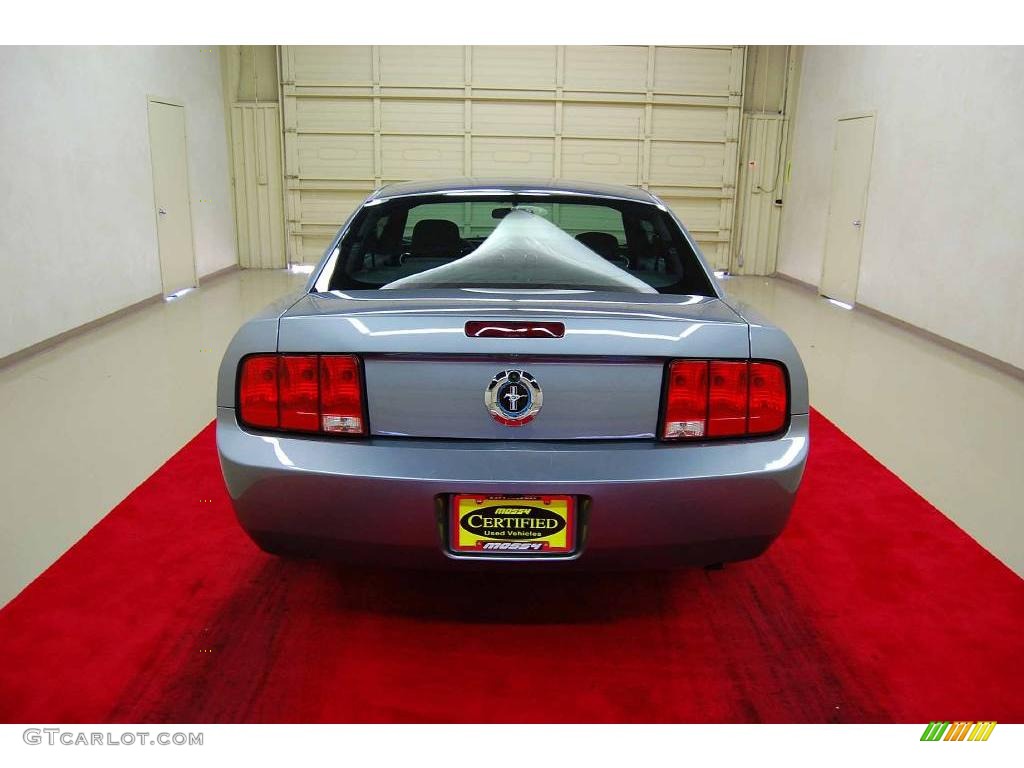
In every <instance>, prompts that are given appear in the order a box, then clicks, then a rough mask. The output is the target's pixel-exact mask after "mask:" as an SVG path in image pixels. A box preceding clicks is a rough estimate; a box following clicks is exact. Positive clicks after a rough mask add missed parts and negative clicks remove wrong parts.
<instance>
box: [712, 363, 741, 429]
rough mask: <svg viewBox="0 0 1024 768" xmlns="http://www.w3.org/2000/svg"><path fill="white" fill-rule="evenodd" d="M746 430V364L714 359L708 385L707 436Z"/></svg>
mask: <svg viewBox="0 0 1024 768" xmlns="http://www.w3.org/2000/svg"><path fill="white" fill-rule="evenodd" d="M746 431H747V362H746V360H744V361H742V362H738V361H734V360H713V361H712V362H711V375H710V381H709V384H708V436H709V437H724V436H726V435H742V434H743V433H744V432H746Z"/></svg>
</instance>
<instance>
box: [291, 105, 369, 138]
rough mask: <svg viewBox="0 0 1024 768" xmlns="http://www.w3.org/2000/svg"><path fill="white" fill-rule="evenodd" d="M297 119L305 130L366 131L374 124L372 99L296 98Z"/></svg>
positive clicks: (312, 131)
mask: <svg viewBox="0 0 1024 768" xmlns="http://www.w3.org/2000/svg"><path fill="white" fill-rule="evenodd" d="M295 111H296V116H295V119H296V120H297V121H298V122H299V124H300V125H302V130H303V131H308V132H310V133H316V132H323V131H331V132H344V133H357V132H358V133H366V132H367V130H366V128H367V126H372V125H373V101H372V100H371V99H296V100H295Z"/></svg>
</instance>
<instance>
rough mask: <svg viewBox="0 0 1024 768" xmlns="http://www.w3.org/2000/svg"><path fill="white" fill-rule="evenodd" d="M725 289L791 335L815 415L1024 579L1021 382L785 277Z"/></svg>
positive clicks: (736, 282) (740, 281)
mask: <svg viewBox="0 0 1024 768" xmlns="http://www.w3.org/2000/svg"><path fill="white" fill-rule="evenodd" d="M725 286H726V290H727V292H728V293H729V294H730V295H731V296H733V297H735V298H739V299H742V300H743V301H746V302H748V303H749V304H750V305H752V306H754V307H755V308H757V309H758V310H759V311H760V312H762V313H763V314H764V315H765V316H767V317H768V318H769V319H770V320H772V321H773V322H775V323H776V324H777V325H780V326H781V327H782V328H784V329H786V331H787V332H788V333H789V334H790V337H791V338H792V339H793V342H794V343H795V344H796V346H797V348H798V349H799V350H800V356H801V357H802V358H803V361H804V365H805V367H806V368H807V375H808V378H809V380H810V391H811V405H812V406H814V407H815V408H817V409H818V410H819V411H821V413H823V414H824V415H825V416H827V417H828V418H829V419H831V420H832V421H833V422H835V424H836V425H837V426H838V427H839V428H840V429H842V430H843V431H844V432H846V434H848V435H850V436H851V437H852V438H853V439H854V440H856V441H857V442H858V443H860V445H862V446H863V447H864V448H865V449H866V450H867V451H868V452H869V453H871V454H872V455H873V456H874V457H875V458H876V459H878V460H879V461H881V462H882V463H883V464H885V466H887V467H888V468H889V469H891V470H892V471H893V472H895V473H896V474H897V475H899V477H900V478H902V479H903V481H904V482H906V483H907V484H909V485H910V486H911V487H912V488H914V489H915V490H916V491H917V492H918V493H920V494H921V495H922V496H924V497H925V498H926V499H928V501H930V502H931V503H932V504H934V505H935V506H936V507H938V508H939V509H941V510H942V511H943V512H945V513H946V514H947V515H948V516H949V517H950V518H952V519H953V521H954V522H956V523H957V525H959V526H960V527H961V528H963V529H964V530H965V531H967V532H968V533H969V534H970V535H971V536H973V537H974V538H975V539H977V540H978V541H980V542H981V543H982V545H983V546H984V547H985V548H986V549H988V550H989V551H990V552H992V553H993V554H995V555H996V556H997V557H998V558H999V559H1000V560H1002V561H1003V562H1004V563H1006V564H1007V565H1009V566H1010V567H1011V568H1013V570H1014V571H1016V572H1017V573H1018V574H1020V575H1022V576H1024V381H1022V380H1020V379H1018V378H1014V377H1013V376H1010V375H1008V374H1006V373H1003V372H1001V371H999V370H997V369H995V368H993V367H991V366H989V365H986V364H984V363H981V362H978V361H976V360H974V359H972V358H970V357H967V356H965V355H963V354H961V353H959V352H955V351H953V350H951V349H949V348H948V347H945V346H943V345H941V344H938V343H935V342H933V341H930V340H928V339H925V338H923V337H921V336H920V335H918V334H916V333H913V332H912V331H909V330H905V329H903V328H900V327H899V326H897V325H895V324H893V323H891V322H888V321H886V320H883V319H880V318H877V317H873V316H871V315H868V314H866V313H864V312H859V311H857V310H853V311H850V310H846V309H842V308H840V307H837V306H835V305H833V304H831V303H829V302H828V301H826V300H825V299H822V298H819V297H818V296H816V295H815V294H814V292H813V291H810V290H808V289H806V288H803V287H801V286H798V285H794V284H793V283H790V282H787V281H785V280H779V279H766V278H758V277H734V278H730V279H729V280H727V281H726V283H725ZM811 450H813V448H812V449H811ZM955 574H956V564H955V563H950V576H951V577H954V578H955Z"/></svg>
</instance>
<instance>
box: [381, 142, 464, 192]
mask: <svg viewBox="0 0 1024 768" xmlns="http://www.w3.org/2000/svg"><path fill="white" fill-rule="evenodd" d="M464 154H465V147H464V142H463V139H462V137H461V136H382V137H381V175H382V177H383V178H385V179H388V180H389V181H390V180H398V179H431V178H434V179H436V178H444V177H449V176H460V175H462V174H463V173H464V172H465V170H464V165H465V163H464Z"/></svg>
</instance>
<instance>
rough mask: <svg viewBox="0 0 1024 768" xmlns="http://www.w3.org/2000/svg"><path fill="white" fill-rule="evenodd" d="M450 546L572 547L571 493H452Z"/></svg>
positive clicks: (500, 549)
mask: <svg viewBox="0 0 1024 768" xmlns="http://www.w3.org/2000/svg"><path fill="white" fill-rule="evenodd" d="M448 535H449V542H448V543H449V546H450V547H451V551H452V552H455V553H459V554H474V555H499V556H506V555H507V556H509V557H515V556H523V555H566V554H570V553H571V552H573V551H574V550H575V549H576V499H575V497H573V496H489V495H480V496H474V495H472V494H459V495H457V496H455V497H454V498H453V499H452V506H451V518H450V521H449V526H448Z"/></svg>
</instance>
